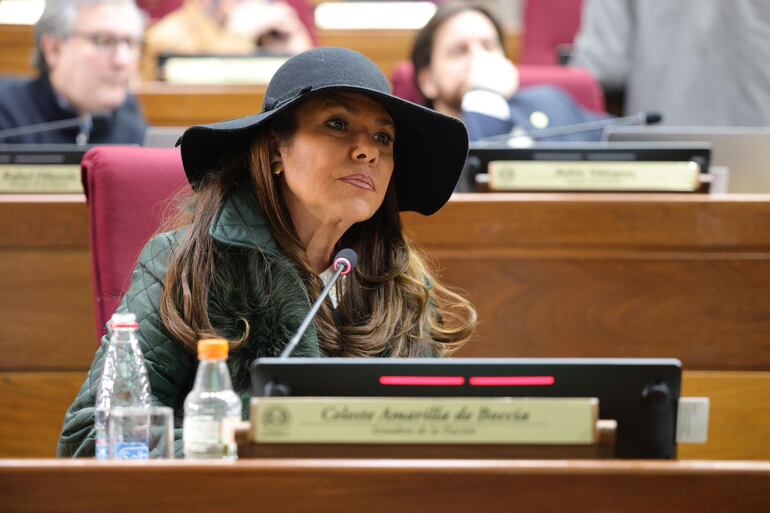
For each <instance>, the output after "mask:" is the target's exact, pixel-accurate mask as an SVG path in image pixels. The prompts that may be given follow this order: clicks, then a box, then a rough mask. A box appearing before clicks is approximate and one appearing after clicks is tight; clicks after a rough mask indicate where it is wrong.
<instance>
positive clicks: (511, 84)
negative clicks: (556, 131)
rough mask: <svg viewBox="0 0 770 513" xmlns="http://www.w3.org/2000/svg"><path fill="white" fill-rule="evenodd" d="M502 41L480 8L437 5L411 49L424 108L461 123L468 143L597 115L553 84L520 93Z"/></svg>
mask: <svg viewBox="0 0 770 513" xmlns="http://www.w3.org/2000/svg"><path fill="white" fill-rule="evenodd" d="M503 41H504V31H503V29H502V26H501V24H500V23H499V22H498V20H497V19H496V17H495V16H494V15H493V14H492V12H491V11H490V10H488V8H487V7H485V6H484V4H481V3H475V2H450V3H447V4H444V5H441V6H439V8H438V9H437V11H436V14H435V15H434V16H433V18H431V19H430V21H428V23H427V24H426V25H425V27H423V28H422V29H421V30H420V32H419V33H418V34H417V37H416V39H415V42H414V46H413V49H412V64H413V66H414V70H415V81H416V84H417V88H418V89H419V90H420V92H421V93H422V94H423V96H425V98H427V100H428V106H430V107H432V108H433V109H435V110H437V111H438V112H441V113H442V114H447V115H450V116H454V117H456V118H460V119H462V120H463V121H464V122H465V125H466V127H467V128H468V133H469V136H470V139H471V140H472V141H475V140H479V139H482V138H485V137H490V136H495V135H501V134H508V133H511V132H512V131H513V130H519V131H524V132H530V131H535V130H538V129H544V128H551V127H558V126H566V125H573V124H577V123H582V122H587V121H592V120H595V119H597V118H599V117H601V116H599V115H597V114H595V113H593V112H589V111H587V110H585V109H582V108H581V107H580V106H578V105H577V104H576V103H575V101H574V100H573V99H572V98H571V97H570V96H569V95H568V94H566V93H564V92H563V91H561V90H560V89H558V88H555V87H552V86H536V87H528V88H525V89H521V90H519V87H518V86H519V74H518V70H517V68H516V66H515V65H514V64H513V63H512V62H511V61H510V60H508V59H507V58H506V56H505V50H504V43H503ZM600 136H601V133H600V132H597V131H594V132H585V133H579V134H573V135H569V136H561V137H559V138H548V139H547V140H577V141H585V140H597V139H599V138H600ZM544 140H545V139H544Z"/></svg>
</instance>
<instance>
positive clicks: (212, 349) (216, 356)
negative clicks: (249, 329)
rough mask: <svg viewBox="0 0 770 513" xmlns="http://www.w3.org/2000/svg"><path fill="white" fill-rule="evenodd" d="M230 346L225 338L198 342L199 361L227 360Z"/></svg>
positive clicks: (206, 339)
mask: <svg viewBox="0 0 770 513" xmlns="http://www.w3.org/2000/svg"><path fill="white" fill-rule="evenodd" d="M229 350H230V344H228V342H227V340H225V339H223V338H205V339H203V340H201V341H199V342H198V360H227V353H228V351H229Z"/></svg>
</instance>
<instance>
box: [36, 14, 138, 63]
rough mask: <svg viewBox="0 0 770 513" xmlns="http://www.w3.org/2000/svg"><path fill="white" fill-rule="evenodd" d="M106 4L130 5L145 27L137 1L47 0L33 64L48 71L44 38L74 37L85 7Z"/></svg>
mask: <svg viewBox="0 0 770 513" xmlns="http://www.w3.org/2000/svg"><path fill="white" fill-rule="evenodd" d="M104 4H115V5H130V6H131V7H133V8H134V9H135V10H136V15H137V18H138V19H139V20H141V21H142V26H144V15H143V14H142V12H141V11H140V10H139V8H138V7H137V6H136V2H135V0H46V2H45V9H44V10H43V14H42V15H41V16H40V19H39V20H38V21H37V23H36V24H35V55H34V58H33V59H34V60H33V64H34V65H35V67H36V68H37V69H38V70H39V71H41V72H47V71H48V69H49V68H48V63H47V62H45V57H44V56H43V52H42V49H41V46H40V40H41V38H42V37H43V36H50V37H54V38H57V39H65V38H67V37H69V36H71V35H72V33H73V32H74V30H75V24H76V23H77V19H78V13H79V12H80V9H82V8H84V7H92V6H98V5H104Z"/></svg>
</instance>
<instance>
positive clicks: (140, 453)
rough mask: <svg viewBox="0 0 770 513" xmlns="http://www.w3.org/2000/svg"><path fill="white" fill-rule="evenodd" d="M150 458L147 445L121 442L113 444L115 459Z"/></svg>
mask: <svg viewBox="0 0 770 513" xmlns="http://www.w3.org/2000/svg"><path fill="white" fill-rule="evenodd" d="M149 457H150V451H149V449H148V448H147V444H143V443H140V442H121V443H117V444H115V459H118V460H146V459H148V458H149Z"/></svg>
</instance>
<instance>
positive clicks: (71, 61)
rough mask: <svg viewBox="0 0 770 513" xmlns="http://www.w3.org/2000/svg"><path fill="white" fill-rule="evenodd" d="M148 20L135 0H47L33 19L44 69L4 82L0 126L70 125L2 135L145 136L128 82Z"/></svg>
mask: <svg viewBox="0 0 770 513" xmlns="http://www.w3.org/2000/svg"><path fill="white" fill-rule="evenodd" d="M143 28H144V22H143V19H142V15H141V13H140V11H139V10H138V9H137V7H136V5H135V3H134V0H48V1H47V2H46V6H45V10H44V11H43V14H42V16H41V17H40V19H39V20H38V22H37V24H36V25H35V43H36V50H35V65H36V67H37V68H38V70H39V71H40V74H39V76H38V77H37V78H35V79H33V80H25V81H21V82H12V83H9V84H6V85H4V86H2V88H1V89H0V131H2V130H7V129H11V128H20V127H30V128H31V126H32V125H38V124H41V123H51V122H57V121H62V124H68V125H70V126H67V127H65V128H58V129H49V130H43V128H46V127H42V126H41V127H38V128H37V129H33V130H34V133H27V134H24V135H17V136H15V137H2V138H0V143H31V144H39V143H60V144H66V143H78V144H86V143H90V144H98V143H120V144H141V143H142V140H143V138H144V131H145V128H146V125H145V122H144V118H143V116H142V113H141V111H140V109H139V106H138V105H137V102H136V99H135V98H134V97H133V96H132V95H131V94H130V93H129V86H130V84H131V82H132V80H133V79H134V78H135V77H136V72H137V68H138V63H139V52H140V48H141V43H142V31H143ZM77 118H80V119H77ZM67 121H70V123H67ZM49 128H50V127H49ZM0 136H1V134H0Z"/></svg>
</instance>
